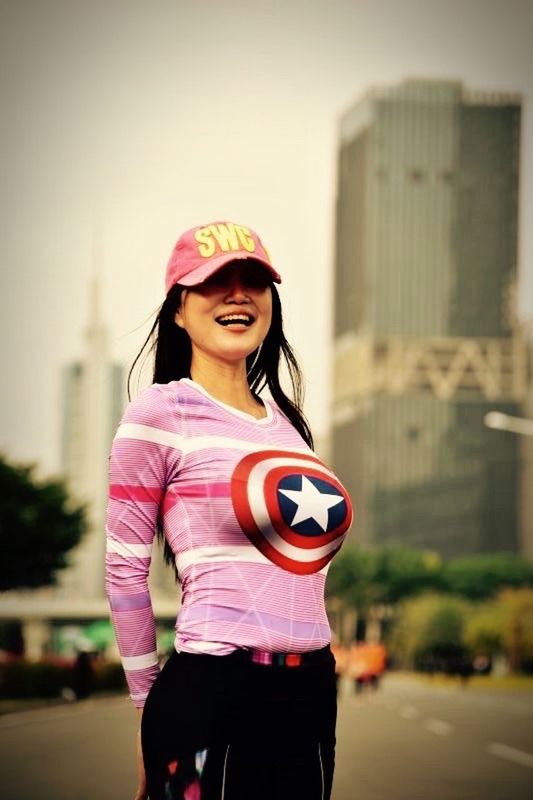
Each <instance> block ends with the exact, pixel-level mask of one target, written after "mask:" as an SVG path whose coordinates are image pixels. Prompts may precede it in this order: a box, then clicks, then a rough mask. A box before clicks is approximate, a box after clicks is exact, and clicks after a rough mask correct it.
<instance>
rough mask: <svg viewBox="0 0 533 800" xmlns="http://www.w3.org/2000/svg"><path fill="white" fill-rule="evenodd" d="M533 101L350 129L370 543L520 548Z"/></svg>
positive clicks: (356, 379)
mask: <svg viewBox="0 0 533 800" xmlns="http://www.w3.org/2000/svg"><path fill="white" fill-rule="evenodd" d="M520 112H521V105H520V98H519V97H517V96H515V95H502V94H495V93H489V92H471V91H468V90H466V89H465V88H464V87H463V86H462V85H461V84H460V83H458V82H454V81H426V80H411V81H406V82H405V83H403V84H401V85H399V86H396V87H391V88H385V89H381V90H375V91H373V92H371V93H369V94H368V95H367V96H366V97H365V98H364V99H362V100H361V101H360V102H359V103H357V104H356V105H355V106H354V107H353V108H351V109H349V110H348V112H347V113H346V114H345V115H344V117H343V118H342V120H341V126H340V146H339V170H338V188H337V213H336V263H335V276H336V287H335V379H334V408H333V437H332V456H333V460H334V462H335V466H336V468H337V469H338V470H339V471H340V473H341V475H342V477H343V479H344V481H345V482H346V483H347V485H348V487H349V489H350V490H351V492H352V494H353V496H354V498H355V500H356V504H357V506H358V508H359V523H358V531H359V535H360V537H361V538H362V540H363V541H365V542H366V543H384V542H387V541H392V540H394V541H400V542H403V543H405V544H408V545H411V546H416V547H430V548H432V549H435V550H438V551H440V552H441V553H443V554H445V555H452V554H458V553H472V552H483V551H511V552H513V551H516V550H517V549H518V541H519V538H518V530H517V525H518V522H517V507H518V502H517V487H518V476H517V442H516V440H515V439H513V438H512V437H509V436H505V435H504V434H499V433H495V432H494V431H489V430H488V429H486V428H485V427H484V425H483V417H484V414H485V413H486V412H487V411H489V410H501V411H504V412H506V413H509V414H516V413H517V412H518V409H519V404H520V403H521V402H522V401H523V399H524V396H525V389H526V357H525V349H524V344H523V341H522V339H521V336H520V333H519V329H518V327H517V325H516V319H515V316H514V310H515V287H516V276H517V220H518V175H519V135H520Z"/></svg>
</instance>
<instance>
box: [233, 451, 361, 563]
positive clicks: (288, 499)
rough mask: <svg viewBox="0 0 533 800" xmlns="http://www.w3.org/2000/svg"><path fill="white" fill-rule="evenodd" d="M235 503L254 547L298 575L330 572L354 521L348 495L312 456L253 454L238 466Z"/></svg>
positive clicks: (244, 529)
mask: <svg viewBox="0 0 533 800" xmlns="http://www.w3.org/2000/svg"><path fill="white" fill-rule="evenodd" d="M231 499H232V502H233V509H234V511H235V514H236V516H237V520H238V521H239V524H240V526H241V528H242V530H243V532H244V534H245V535H246V536H247V538H248V539H249V540H250V542H251V543H252V544H253V545H254V546H255V547H257V549H258V550H259V551H260V552H261V553H263V555H264V556H266V558H268V559H269V560H270V561H272V562H273V563H274V564H277V565H278V566H279V567H282V569H285V570H287V571H288V572H294V573H296V574H297V575H310V574H311V573H313V572H318V571H319V570H321V569H322V568H323V567H325V566H326V564H328V563H329V561H331V559H332V558H333V556H334V555H335V553H336V552H337V550H338V549H339V548H340V546H341V545H342V542H343V540H344V537H345V535H346V532H347V531H348V528H349V527H350V525H351V522H352V506H351V503H350V499H349V497H348V495H347V493H346V490H345V489H344V487H343V486H342V484H341V483H339V481H338V480H337V478H336V477H335V476H334V475H333V473H332V472H330V470H329V469H328V468H327V467H326V466H325V465H324V464H323V463H322V462H321V461H320V459H318V458H317V457H316V456H315V455H313V454H312V453H309V454H307V453H300V452H297V451H296V452H292V451H289V450H261V451H259V452H257V453H250V454H249V455H247V456H245V457H244V458H243V459H242V460H241V461H240V462H239V463H238V464H237V466H236V467H235V470H234V472H233V475H232V478H231Z"/></svg>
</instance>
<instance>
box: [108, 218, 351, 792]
mask: <svg viewBox="0 0 533 800" xmlns="http://www.w3.org/2000/svg"><path fill="white" fill-rule="evenodd" d="M280 280H281V279H280V276H279V274H278V273H277V272H276V270H275V269H274V267H273V266H272V264H271V262H270V258H269V256H268V253H267V251H266V250H265V248H264V247H263V244H262V243H261V240H260V239H259V237H258V236H257V234H256V233H254V232H253V231H252V230H250V229H249V228H246V227H244V226H242V225H236V224H235V223H231V222H217V223H212V224H209V225H204V226H200V227H198V228H193V229H192V230H190V231H187V232H186V233H185V234H183V236H181V237H180V239H179V240H178V242H177V244H176V246H175V248H174V250H173V251H172V255H171V257H170V260H169V263H168V267H167V274H166V289H167V296H166V299H165V301H164V303H163V305H162V306H161V309H160V311H159V314H158V316H157V319H156V321H155V323H154V326H153V328H152V331H151V334H150V336H149V338H148V339H147V341H146V342H145V346H146V345H147V344H148V343H149V341H150V339H152V337H153V340H154V341H153V344H152V347H153V349H155V365H154V383H153V385H152V386H151V387H150V388H148V389H146V390H145V391H144V392H142V393H141V394H140V395H139V397H137V398H136V399H135V400H133V401H132V402H131V403H130V405H129V406H128V408H127V410H126V412H125V415H124V417H123V419H122V422H121V424H120V426H119V429H118V431H117V434H116V437H115V440H114V443H113V448H112V452H111V459H110V488H109V505H108V515H107V557H106V587H107V592H108V597H109V602H110V606H111V615H112V619H113V623H114V626H115V630H116V636H117V640H118V644H119V649H120V652H121V656H122V661H123V665H124V669H125V672H126V676H127V679H128V683H129V686H130V690H131V696H132V699H133V701H134V703H135V705H136V706H137V707H138V709H139V713H140V714H142V724H141V737H140V739H139V747H138V774H139V786H138V790H137V794H136V800H145V798H147V797H149V798H150V800H162V799H163V798H165V799H166V800H214V798H217V800H220V799H221V798H222V800H224V798H225V800H243V799H244V798H246V800H249V798H254V800H266V798H269V800H270V799H271V798H276V799H277V800H289V798H291V799H292V798H294V797H306V798H308V800H319V799H320V800H325V799H326V798H329V797H330V793H331V785H332V779H333V765H334V749H335V718H336V699H335V668H334V659H333V656H332V653H331V651H330V647H329V643H330V638H331V632H330V628H329V624H328V620H327V616H326V613H325V607H324V583H325V577H326V572H327V568H328V565H329V562H330V561H331V559H332V558H333V556H334V555H335V553H336V552H337V551H338V550H339V548H340V547H341V545H342V542H343V540H344V537H345V535H346V532H347V530H348V528H349V526H350V523H351V519H352V508H351V503H350V499H349V497H348V495H347V493H346V491H345V489H344V487H343V486H342V485H341V484H340V483H339V481H338V480H337V478H336V477H335V475H334V474H333V473H332V472H331V470H330V469H329V468H328V467H327V466H326V465H325V464H323V463H322V462H321V461H320V459H319V458H318V457H317V456H316V455H315V454H314V453H313V450H312V437H311V432H310V430H309V427H308V425H307V422H306V420H305V417H304V416H303V413H302V410H301V378H300V371H299V368H298V364H297V362H296V359H295V357H294V355H293V352H292V350H291V347H290V345H289V343H288V342H287V340H286V338H285V336H284V333H283V323H282V313H281V303H280V299H279V295H278V293H277V290H276V286H275V284H276V283H279V282H280ZM143 349H144V348H143ZM281 358H283V359H284V360H285V363H286V365H287V367H288V372H289V375H290V378H291V380H292V387H293V397H292V399H290V398H289V397H288V396H287V395H286V394H285V392H284V391H283V389H282V387H281V384H280V379H279V364H280V359H281ZM134 365H135V363H134ZM132 369H133V367H132ZM130 375H131V373H130ZM264 388H268V390H269V393H270V396H271V398H272V399H265V400H262V399H261V398H260V394H259V393H260V392H261V390H262V389H264ZM156 532H157V534H158V535H159V536H161V537H162V539H163V541H164V547H165V557H166V559H167V561H168V562H169V563H170V564H172V566H173V567H174V570H175V573H176V578H177V580H178V581H179V582H180V583H181V587H182V605H181V608H180V611H179V614H178V618H177V621H176V638H175V647H174V651H173V653H172V655H171V657H170V658H169V660H168V661H167V663H166V664H165V666H164V668H163V669H162V670H161V671H160V670H159V666H158V659H157V653H156V652H155V622H154V615H153V611H152V606H151V601H150V595H149V592H148V585H147V576H148V570H149V564H150V556H151V548H152V543H153V540H154V536H155V534H156ZM143 709H144V710H143Z"/></svg>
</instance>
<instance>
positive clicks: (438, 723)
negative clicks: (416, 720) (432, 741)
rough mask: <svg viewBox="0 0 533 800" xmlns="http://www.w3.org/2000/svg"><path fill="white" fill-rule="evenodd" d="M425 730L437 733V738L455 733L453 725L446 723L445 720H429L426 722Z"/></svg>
mask: <svg viewBox="0 0 533 800" xmlns="http://www.w3.org/2000/svg"><path fill="white" fill-rule="evenodd" d="M424 728H425V729H426V730H427V731H430V732H431V733H436V734H437V736H449V735H450V733H453V729H454V728H453V725H450V723H449V722H444V720H443V719H427V720H426V721H425V722H424Z"/></svg>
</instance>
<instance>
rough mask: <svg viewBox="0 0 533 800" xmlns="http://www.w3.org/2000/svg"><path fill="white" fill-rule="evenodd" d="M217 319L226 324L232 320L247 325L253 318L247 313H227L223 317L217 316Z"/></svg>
mask: <svg viewBox="0 0 533 800" xmlns="http://www.w3.org/2000/svg"><path fill="white" fill-rule="evenodd" d="M217 321H218V322H222V323H228V324H230V323H232V322H242V323H244V324H245V325H249V324H251V322H252V321H253V320H252V318H251V317H250V316H248V315H247V314H227V315H226V316H224V317H219V318H218V320H217Z"/></svg>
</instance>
